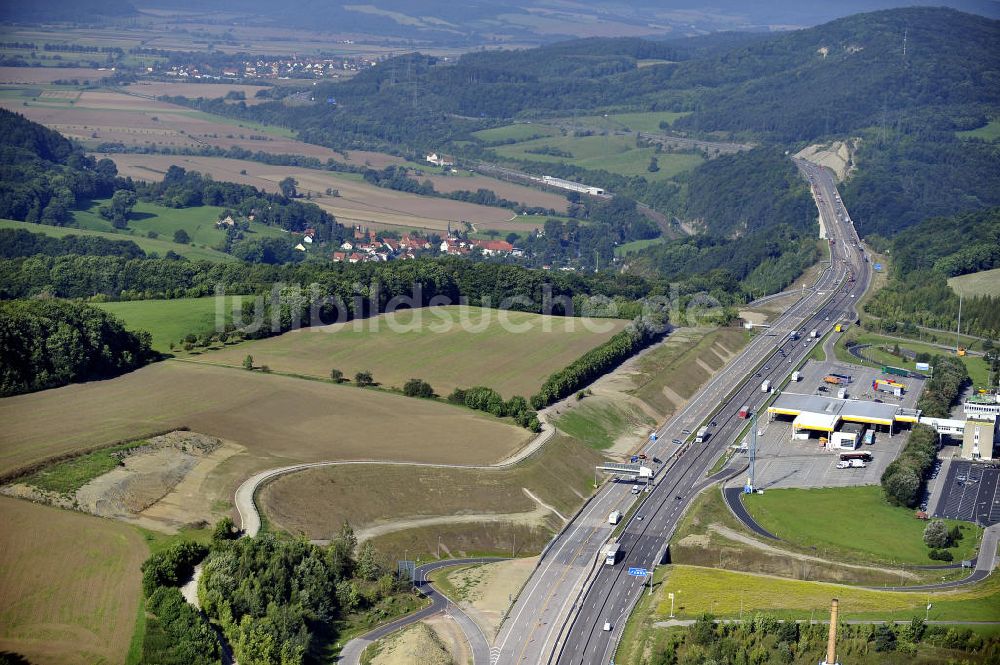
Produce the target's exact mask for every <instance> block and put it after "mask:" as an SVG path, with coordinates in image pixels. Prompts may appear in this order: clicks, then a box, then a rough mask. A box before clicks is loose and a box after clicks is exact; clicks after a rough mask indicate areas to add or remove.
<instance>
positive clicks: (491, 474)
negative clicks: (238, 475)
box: [258, 436, 601, 540]
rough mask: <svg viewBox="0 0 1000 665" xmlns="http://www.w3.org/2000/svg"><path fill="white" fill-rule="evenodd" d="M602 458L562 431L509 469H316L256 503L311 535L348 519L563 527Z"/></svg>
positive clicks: (376, 524) (278, 485)
mask: <svg viewBox="0 0 1000 665" xmlns="http://www.w3.org/2000/svg"><path fill="white" fill-rule="evenodd" d="M600 460H601V456H600V455H598V454H597V453H596V452H594V451H591V450H589V449H587V448H586V447H585V446H583V445H581V444H580V443H579V442H577V441H575V440H573V439H570V438H569V437H564V436H560V437H557V438H555V439H553V440H552V441H550V442H549V443H547V444H546V445H545V447H544V448H543V449H542V450H541V452H539V453H538V454H536V455H534V456H532V457H531V458H529V459H528V460H527V461H525V462H523V463H521V464H519V465H517V466H515V467H512V468H508V469H449V468H420V467H412V466H411V467H408V466H401V465H377V464H372V465H344V466H328V467H318V468H314V469H308V470H305V471H300V472H298V473H293V474H288V475H285V476H281V477H280V478H277V479H275V480H274V481H272V482H270V483H268V484H267V485H265V486H264V487H263V488H261V490H260V491H259V493H258V501H259V503H260V506H261V508H262V512H263V513H264V514H265V515H266V516H267V519H268V522H269V523H270V524H271V525H273V526H274V527H276V528H280V529H283V530H286V531H288V532H290V533H294V534H304V535H306V536H307V537H308V538H310V539H314V540H325V539H329V538H331V537H332V536H333V535H334V534H336V532H337V530H338V529H339V528H340V525H341V524H343V522H344V521H345V520H346V521H349V522H350V523H351V525H352V526H353V527H354V528H355V530H356V531H357V532H358V533H359V535H363V534H362V532H365V531H369V530H370V531H371V534H370V535H372V536H375V537H377V536H382V535H385V534H388V533H395V532H399V531H402V530H406V529H413V528H414V527H424V526H429V525H430V521H429V520H427V519H426V518H431V517H434V518H437V517H450V518H452V519H451V520H450V522H451V523H453V526H454V525H457V524H482V523H490V522H495V521H497V520H499V521H500V522H503V523H507V524H519V525H524V526H531V527H537V528H541V529H543V530H546V531H551V530H553V529H554V528H559V527H560V526H562V523H563V520H562V518H561V517H560V516H559V515H562V516H569V515H571V514H572V513H574V512H575V511H576V509H577V508H578V507H579V506H580V504H581V503H582V502H583V500H584V498H585V497H586V496H588V495H589V494H590V492H591V491H592V487H591V483H592V482H593V467H594V465H595V464H596V463H598V462H599V461H600ZM387 487H391V488H392V492H391V493H389V492H386V491H385V489H386V488H387ZM529 493H530V494H529ZM532 496H534V497H535V498H532ZM542 504H544V505H542ZM316 506H323V507H324V508H323V510H321V511H317V510H316ZM553 511H558V512H559V515H557V514H556V513H555V512H553ZM491 515H494V516H496V519H494V518H492V517H490V516H491ZM421 518H423V520H422V519H421ZM434 524H438V525H440V524H449V520H447V519H446V520H436V519H435V520H434ZM387 527H389V528H387ZM435 528H438V527H436V526H435Z"/></svg>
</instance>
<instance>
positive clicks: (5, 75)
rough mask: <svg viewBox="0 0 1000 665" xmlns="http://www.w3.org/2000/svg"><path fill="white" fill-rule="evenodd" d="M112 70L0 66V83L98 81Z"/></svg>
mask: <svg viewBox="0 0 1000 665" xmlns="http://www.w3.org/2000/svg"><path fill="white" fill-rule="evenodd" d="M113 75H114V72H112V71H101V70H99V69H93V68H92V67H0V85H10V84H17V85H25V84H33V83H34V84H43V85H47V84H51V83H52V82H53V81H70V80H72V79H77V80H79V81H81V82H82V81H94V82H96V81H100V80H101V79H104V78H108V77H109V76H113Z"/></svg>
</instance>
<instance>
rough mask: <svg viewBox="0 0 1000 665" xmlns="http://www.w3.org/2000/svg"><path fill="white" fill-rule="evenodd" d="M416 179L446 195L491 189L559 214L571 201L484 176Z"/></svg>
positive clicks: (506, 197)
mask: <svg viewBox="0 0 1000 665" xmlns="http://www.w3.org/2000/svg"><path fill="white" fill-rule="evenodd" d="M414 179H415V180H418V181H420V182H423V181H424V180H430V181H431V183H433V184H434V189H436V190H437V191H439V192H442V193H445V194H447V193H450V192H457V191H462V190H465V191H468V192H474V191H476V190H477V189H489V190H491V191H493V192H495V193H496V195H497V196H499V197H501V198H505V199H508V200H510V201H517V202H518V203H521V204H523V205H525V206H531V207H539V208H552V209H553V210H555V211H556V212H558V213H564V212H566V209H567V207H568V206H569V201H567V200H566V197H565V196H561V195H559V194H556V193H554V192H546V191H542V190H539V189H533V188H531V187H526V186H524V185H518V184H516V183H513V182H507V181H505V180H499V179H497V178H490V177H488V176H484V175H475V176H445V175H424V176H414Z"/></svg>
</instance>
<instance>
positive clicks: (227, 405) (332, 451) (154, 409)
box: [0, 361, 529, 498]
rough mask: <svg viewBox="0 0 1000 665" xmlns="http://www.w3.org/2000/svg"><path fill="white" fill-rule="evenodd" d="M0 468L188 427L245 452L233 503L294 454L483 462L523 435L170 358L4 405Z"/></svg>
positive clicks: (451, 410)
mask: <svg viewBox="0 0 1000 665" xmlns="http://www.w3.org/2000/svg"><path fill="white" fill-rule="evenodd" d="M0 422H3V423H4V427H3V430H2V431H0V473H6V472H10V471H12V470H14V469H18V468H23V467H26V466H29V465H32V464H37V463H38V462H41V461H42V460H45V459H49V458H52V457H55V456H58V455H64V454H67V453H72V452H75V451H80V450H84V449H94V448H97V447H103V446H107V445H110V444H111V443H114V442H116V441H120V440H130V439H136V438H141V437H143V436H147V435H149V434H150V433H151V432H157V431H160V432H162V431H168V430H172V429H178V428H180V427H181V426H189V427H190V428H191V429H192V430H193V431H196V432H200V433H202V434H206V435H209V436H215V437H218V438H220V439H225V440H229V441H233V442H236V443H239V444H240V445H242V446H244V447H245V448H246V449H247V450H246V453H245V454H244V455H238V456H236V457H234V458H231V459H230V460H227V461H226V462H225V463H224V464H223V465H221V467H220V470H221V469H225V475H226V480H225V481H224V482H222V486H221V487H220V493H221V494H222V496H223V498H228V493H229V492H230V491H231V490H233V489H235V487H236V485H238V484H239V483H240V482H242V481H243V480H244V479H245V478H246V477H247V476H248V475H250V473H249V470H251V469H256V470H260V469H262V468H269V467H274V466H280V465H281V464H287V463H289V462H290V461H316V460H328V459H337V458H341V459H392V460H412V461H419V462H443V463H461V464H483V463H491V462H494V461H496V460H499V459H502V458H504V457H505V456H507V455H508V454H510V453H511V452H512V451H513V450H515V449H517V448H519V447H520V446H521V445H523V444H524V443H525V442H526V441H527V439H528V437H529V433H528V432H527V431H526V430H524V429H521V428H518V427H515V426H514V425H509V424H506V423H503V422H501V421H499V420H497V419H495V418H493V417H491V416H486V415H480V414H477V413H475V412H473V411H469V410H466V409H463V408H459V407H453V406H450V405H446V404H440V403H434V402H429V401H426V400H419V399H413V398H408V397H403V396H399V395H391V394H386V393H380V392H378V391H373V390H361V389H358V388H353V387H349V386H335V385H333V384H330V383H324V382H319V381H303V380H301V379H294V378H288V377H283V376H276V375H265V374H261V373H259V372H247V371H243V370H232V369H228V368H221V367H210V366H206V365H198V364H194V363H189V362H179V361H165V362H161V363H156V364H154V365H150V366H148V367H144V368H142V369H140V370H138V371H135V372H132V373H131V374H126V375H124V376H121V377H118V378H116V379H111V380H107V381H97V382H92V383H85V384H75V385H71V386H65V387H62V388H56V389H53V390H46V391H42V392H38V393H32V394H29V395H18V396H15V397H8V398H5V399H2V400H0Z"/></svg>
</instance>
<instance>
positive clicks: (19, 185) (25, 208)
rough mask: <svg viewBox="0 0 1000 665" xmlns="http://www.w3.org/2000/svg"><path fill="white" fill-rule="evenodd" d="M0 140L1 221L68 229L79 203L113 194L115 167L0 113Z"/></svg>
mask: <svg viewBox="0 0 1000 665" xmlns="http://www.w3.org/2000/svg"><path fill="white" fill-rule="evenodd" d="M0 137H2V140H0V217H3V218H8V219H16V220H19V221H22V222H23V221H27V222H41V223H44V224H55V225H65V224H68V223H70V222H71V221H72V215H71V213H70V211H71V209H72V208H73V207H74V206H76V205H77V203H79V202H81V201H83V200H85V199H91V198H99V197H103V196H110V195H111V194H112V192H114V189H115V177H116V176H117V175H118V169H117V168H116V167H115V164H114V162H112V161H111V160H110V159H102V160H100V161H97V160H95V159H94V158H93V157H87V156H86V155H84V154H83V151H82V150H80V149H79V148H76V147H75V146H74V145H73V144H72V143H71V142H70V141H69V140H68V139H66V138H65V137H64V136H62V135H61V134H59V132H55V131H52V130H51V129H48V128H46V127H43V126H42V125H39V124H38V123H35V122H31V121H30V120H27V119H26V118H25V117H24V116H22V115H19V114H17V113H11V112H10V111H7V110H5V109H0Z"/></svg>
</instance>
